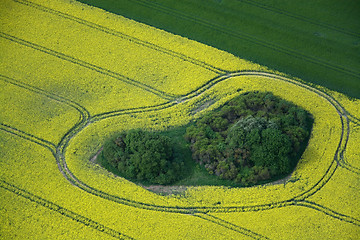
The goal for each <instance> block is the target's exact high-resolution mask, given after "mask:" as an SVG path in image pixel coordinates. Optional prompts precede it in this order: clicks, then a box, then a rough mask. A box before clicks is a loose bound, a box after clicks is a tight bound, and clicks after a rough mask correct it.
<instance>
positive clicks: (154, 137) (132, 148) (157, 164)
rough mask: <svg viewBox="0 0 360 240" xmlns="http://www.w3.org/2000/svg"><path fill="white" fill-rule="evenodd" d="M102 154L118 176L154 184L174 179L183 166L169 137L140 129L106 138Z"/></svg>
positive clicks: (177, 176) (176, 178)
mask: <svg viewBox="0 0 360 240" xmlns="http://www.w3.org/2000/svg"><path fill="white" fill-rule="evenodd" d="M103 156H104V157H105V159H106V160H107V162H108V163H109V164H110V165H111V166H112V167H114V168H116V169H117V170H118V171H119V172H120V175H121V176H123V177H125V178H128V179H134V180H139V181H146V182H149V183H156V184H170V183H172V182H174V181H176V180H178V179H179V177H180V175H181V171H182V167H183V164H182V162H180V161H179V160H177V159H176V158H174V154H173V147H172V142H171V139H170V138H169V137H167V136H163V135H160V134H159V133H156V132H147V131H142V130H140V129H137V130H130V131H128V132H122V133H120V134H119V135H118V136H116V137H115V138H113V139H112V140H111V141H109V142H107V143H106V144H105V145H104V148H103Z"/></svg>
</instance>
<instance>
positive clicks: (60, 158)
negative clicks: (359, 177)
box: [56, 71, 360, 226]
mask: <svg viewBox="0 0 360 240" xmlns="http://www.w3.org/2000/svg"><path fill="white" fill-rule="evenodd" d="M239 76H247V77H249V76H254V77H265V78H268V79H276V80H280V81H284V82H288V83H291V84H294V85H296V86H298V87H301V88H303V89H304V90H308V91H312V92H314V93H316V94H317V95H318V96H319V97H321V98H323V99H325V100H326V101H328V102H329V103H330V104H331V105H332V106H333V107H334V108H335V110H336V111H337V113H338V115H339V117H340V119H341V123H342V130H341V136H340V140H339V143H338V147H337V149H336V151H335V154H334V158H333V161H332V162H331V164H330V166H329V167H328V170H327V171H326V173H325V174H324V175H323V176H322V177H321V178H320V179H319V181H318V182H317V183H316V184H314V185H313V186H312V187H311V188H309V189H308V190H306V191H304V192H303V193H301V194H299V195H297V196H294V197H292V198H290V199H288V200H285V201H280V202H273V203H269V204H261V205H249V206H229V207H221V206H216V207H214V206H211V207H174V206H160V205H154V204H147V203H143V202H137V201H132V200H128V199H125V198H122V197H119V196H115V195H111V194H108V193H106V192H103V191H101V190H100V189H95V188H93V187H91V186H89V185H87V184H86V183H84V182H82V181H81V180H79V179H78V178H77V177H76V176H75V175H74V174H73V173H72V172H71V170H70V169H69V168H68V166H67V163H66V158H65V152H66V149H67V146H68V145H69V142H70V140H71V139H72V138H73V137H75V136H76V135H77V134H78V133H79V132H81V131H82V130H83V129H84V128H86V127H88V126H90V125H91V124H92V123H94V122H97V121H101V120H103V119H107V118H109V117H113V116H118V115H123V114H129V113H137V112H147V111H156V110H160V109H164V108H169V107H171V106H174V105H176V104H181V103H183V102H185V101H189V100H190V99H192V98H194V97H197V96H199V95H201V94H203V93H204V92H205V91H207V90H209V89H210V88H212V87H213V86H215V85H216V84H218V83H220V82H223V81H225V80H227V79H231V78H233V77H239ZM350 121H351V120H350V118H349V116H348V113H347V111H346V110H345V109H344V108H343V107H342V106H341V105H340V104H339V102H337V101H336V100H335V99H334V98H333V97H331V96H330V95H328V94H326V93H324V92H322V91H320V90H318V89H316V88H313V87H310V86H308V85H306V84H303V83H300V82H298V81H295V80H293V79H291V78H287V77H284V76H280V75H277V74H273V73H267V72H256V71H243V72H232V73H226V74H223V75H220V76H218V77H216V78H214V79H212V80H210V81H209V82H208V83H207V84H205V85H204V86H202V87H200V88H198V89H197V90H195V91H193V92H191V93H189V94H187V95H185V96H182V97H180V98H177V99H174V100H173V101H169V102H167V103H165V104H162V105H158V106H152V107H146V108H141V109H138V108H137V109H128V110H119V111H114V112H112V113H108V114H104V115H97V116H92V117H88V118H87V119H83V121H82V122H81V123H79V124H78V125H77V126H75V127H74V128H73V129H71V130H70V131H69V132H68V133H67V134H66V135H65V136H64V138H63V139H62V141H61V142H60V144H59V145H58V146H57V151H56V159H57V162H58V166H59V169H60V171H61V172H62V173H63V175H64V176H65V178H66V179H67V180H68V181H69V182H70V183H71V184H73V185H74V186H76V187H78V188H80V189H82V190H84V191H86V192H88V193H91V194H94V195H96V196H99V197H102V198H105V199H108V200H110V201H113V202H117V203H120V204H125V205H129V206H133V207H137V208H142V209H148V210H154V211H166V212H176V213H183V214H193V215H199V214H200V215H204V214H205V215H207V214H208V213H211V212H215V211H216V212H234V211H239V212H247V211H259V210H266V209H273V208H278V207H285V206H290V205H299V206H308V207H311V208H313V209H316V210H318V211H322V212H324V213H325V214H328V215H331V216H333V217H336V218H340V219H341V220H344V221H347V222H350V223H352V224H355V225H358V226H360V220H358V219H354V218H352V217H350V216H345V215H343V214H341V213H337V212H335V211H332V210H331V209H328V208H326V207H323V206H319V205H316V204H313V203H311V202H310V201H306V199H307V198H308V197H310V196H312V195H313V194H315V193H316V192H317V191H318V190H320V189H321V188H322V187H323V186H324V185H325V184H326V183H327V182H328V181H329V180H330V178H331V177H332V175H333V174H334V172H335V171H336V169H337V167H338V166H342V167H344V168H346V169H348V170H350V171H352V172H354V173H356V174H359V169H357V168H356V167H353V166H351V165H350V164H349V163H347V162H346V161H345V158H344V157H343V153H344V151H345V150H346V146H347V142H348V139H349V132H350V130H349V122H350ZM207 216H208V217H209V216H210V215H207Z"/></svg>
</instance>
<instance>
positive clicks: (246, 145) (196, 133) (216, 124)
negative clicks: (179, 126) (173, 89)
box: [185, 92, 312, 185]
mask: <svg viewBox="0 0 360 240" xmlns="http://www.w3.org/2000/svg"><path fill="white" fill-rule="evenodd" d="M311 127H312V118H311V116H310V114H309V113H307V112H306V111H305V110H303V109H301V108H299V107H297V106H295V105H294V104H292V103H290V102H287V101H285V100H282V99H280V98H278V97H275V96H274V95H273V94H272V93H269V92H265V93H264V92H262V93H259V92H251V93H247V94H243V95H241V96H239V97H237V98H235V99H233V100H231V101H230V102H228V103H227V104H226V105H225V106H223V107H222V108H221V109H219V110H217V111H213V112H210V113H208V114H206V115H204V116H203V117H202V118H201V119H199V120H198V121H197V122H195V123H194V124H193V125H191V126H189V127H188V128H187V130H186V135H185V137H186V139H187V140H188V141H189V142H190V145H191V150H192V152H193V158H194V159H195V160H196V161H197V162H198V163H200V164H202V165H204V166H205V168H206V169H207V170H208V172H209V173H210V174H216V175H217V176H219V177H220V178H222V179H229V180H234V181H236V182H238V183H242V184H244V185H249V184H255V183H257V182H258V181H262V180H267V179H270V178H272V177H275V176H279V175H284V174H287V173H290V172H291V171H292V169H293V168H294V167H295V165H296V163H297V161H298V158H299V157H300V154H301V151H303V150H304V148H305V147H304V146H305V145H306V142H307V140H308V137H309V134H310V131H311Z"/></svg>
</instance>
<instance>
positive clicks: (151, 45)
mask: <svg viewBox="0 0 360 240" xmlns="http://www.w3.org/2000/svg"><path fill="white" fill-rule="evenodd" d="M13 1H15V2H17V3H20V4H24V5H27V6H29V7H33V8H35V9H38V10H40V11H43V12H47V13H49V14H52V15H56V16H58V17H62V18H65V19H68V20H71V21H74V22H77V23H79V24H81V25H84V26H87V27H89V28H92V29H95V30H98V31H101V32H104V33H106V34H110V35H113V36H116V37H119V38H122V39H125V40H127V41H130V42H132V43H135V44H137V45H140V46H143V47H147V48H150V49H153V50H155V51H158V52H161V53H164V54H167V55H170V56H172V57H176V58H179V59H182V60H184V61H187V62H189V63H192V64H194V65H197V66H200V67H202V68H205V69H207V70H209V71H212V72H214V73H217V74H221V73H224V72H228V71H226V70H223V69H220V68H217V67H215V66H213V65H210V64H208V63H206V62H203V61H200V60H198V59H195V58H192V57H189V56H187V55H185V54H182V53H179V52H176V51H173V50H170V49H166V48H164V47H162V46H159V45H156V44H154V43H150V42H147V41H144V40H141V39H139V38H136V37H133V36H130V35H127V34H125V33H122V32H119V31H116V30H113V29H110V28H107V27H104V26H101V25H99V24H96V23H92V22H89V21H87V20H84V19H81V18H78V17H75V16H72V15H70V14H67V13H63V12H60V11H57V10H54V9H52V8H48V7H45V6H42V5H40V4H36V3H33V2H31V1H27V0H13Z"/></svg>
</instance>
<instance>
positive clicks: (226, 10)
mask: <svg viewBox="0 0 360 240" xmlns="http://www.w3.org/2000/svg"><path fill="white" fill-rule="evenodd" d="M80 2H84V3H87V4H90V5H93V6H97V7H100V8H103V9H105V10H107V11H110V12H113V13H116V14H120V15H123V16H125V17H128V18H131V19H134V20H137V21H140V22H143V23H146V24H149V25H152V26H155V27H157V28H161V29H164V30H166V31H169V32H172V33H174V34H179V35H181V36H185V37H188V38H190V39H194V40H196V41H199V42H202V43H205V44H207V45H211V46H214V47H216V48H219V49H222V50H225V51H228V52H231V53H233V54H235V55H236V56H239V57H241V58H245V59H248V60H251V61H254V62H256V63H259V64H261V65H265V66H268V67H270V68H272V69H276V70H279V71H281V72H285V73H288V74H291V75H293V76H296V77H299V78H301V79H303V80H305V81H308V82H311V83H315V84H318V85H322V86H325V87H328V88H330V89H333V90H336V91H339V92H342V93H345V94H347V95H349V96H351V97H359V96H360V84H359V81H360V71H359V67H360V57H359V56H360V39H359V38H360V32H359V29H360V24H359V23H360V15H359V14H358V12H359V11H360V4H359V3H358V2H356V1H347V2H342V1H334V0H332V1H327V0H322V1H316V3H313V2H309V1H284V0H273V1H261V0H260V1H259V0H258V1H247V0H246V1H237V0H224V1H215V0H214V1H210V0H196V1H192V0H185V1H173V0H156V1H146V0H120V1H115V0H104V1H103V0H101V1H98V0H80Z"/></svg>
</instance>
